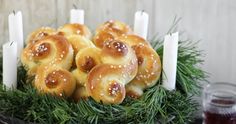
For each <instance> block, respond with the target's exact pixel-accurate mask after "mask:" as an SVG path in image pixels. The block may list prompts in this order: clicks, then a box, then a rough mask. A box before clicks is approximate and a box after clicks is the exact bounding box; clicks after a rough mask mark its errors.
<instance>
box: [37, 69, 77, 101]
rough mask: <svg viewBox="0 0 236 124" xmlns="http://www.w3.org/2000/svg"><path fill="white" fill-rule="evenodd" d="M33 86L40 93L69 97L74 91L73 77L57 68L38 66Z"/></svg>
mask: <svg viewBox="0 0 236 124" xmlns="http://www.w3.org/2000/svg"><path fill="white" fill-rule="evenodd" d="M34 86H35V87H36V89H37V90H38V91H39V92H40V93H49V94H52V95H55V96H65V97H69V96H71V95H72V93H73V92H74V90H75V87H76V82H75V79H74V77H73V75H72V74H71V73H70V72H69V71H67V70H65V69H63V68H61V67H59V66H48V65H41V66H39V68H38V70H37V73H36V76H35V82H34Z"/></svg>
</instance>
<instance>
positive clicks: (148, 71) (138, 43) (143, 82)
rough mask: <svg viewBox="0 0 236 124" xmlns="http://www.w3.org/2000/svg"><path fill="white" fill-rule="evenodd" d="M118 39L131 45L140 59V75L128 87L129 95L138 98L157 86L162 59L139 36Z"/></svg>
mask: <svg viewBox="0 0 236 124" xmlns="http://www.w3.org/2000/svg"><path fill="white" fill-rule="evenodd" d="M118 39H119V40H121V41H123V42H125V43H127V44H129V45H131V46H132V48H133V50H134V51H135V54H136V56H137V58H138V73H137V75H136V76H135V78H134V79H133V80H132V81H131V82H130V83H129V84H127V85H126V92H127V95H128V96H131V97H134V98H138V97H140V96H141V95H142V94H143V90H144V89H146V88H149V87H151V86H153V85H155V84H156V83H157V80H158V79H159V78H160V74H161V61H160V57H159V55H158V54H157V53H156V51H155V50H154V49H153V48H152V47H151V45H150V44H149V43H148V42H147V41H145V40H144V39H143V38H141V37H139V36H136V35H127V36H124V37H120V38H118Z"/></svg>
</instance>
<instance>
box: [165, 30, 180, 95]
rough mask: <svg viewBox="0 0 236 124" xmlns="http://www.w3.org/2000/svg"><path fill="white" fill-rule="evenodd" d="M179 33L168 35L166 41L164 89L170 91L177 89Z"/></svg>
mask: <svg viewBox="0 0 236 124" xmlns="http://www.w3.org/2000/svg"><path fill="white" fill-rule="evenodd" d="M178 41H179V34H178V32H176V33H173V34H171V35H166V36H165V40H164V52H163V71H164V73H163V76H162V79H163V87H165V88H166V89H168V90H174V89H175V83H176V69H177V55H178Z"/></svg>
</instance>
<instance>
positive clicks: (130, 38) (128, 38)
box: [117, 34, 151, 47]
mask: <svg viewBox="0 0 236 124" xmlns="http://www.w3.org/2000/svg"><path fill="white" fill-rule="evenodd" d="M117 40H120V41H122V42H125V43H126V44H128V45H129V46H134V45H147V46H150V47H151V45H150V44H149V42H148V41H146V40H145V39H143V38H142V37H140V36H137V35H134V34H129V35H124V36H121V37H118V38H117Z"/></svg>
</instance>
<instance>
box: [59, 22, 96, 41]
mask: <svg viewBox="0 0 236 124" xmlns="http://www.w3.org/2000/svg"><path fill="white" fill-rule="evenodd" d="M58 34H59V35H63V36H65V37H68V36H70V35H73V34H74V35H80V36H83V37H85V38H88V39H91V36H92V34H91V32H90V30H89V28H88V27H87V26H85V25H82V24H78V23H74V24H65V25H64V26H62V27H60V28H59V29H58Z"/></svg>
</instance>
